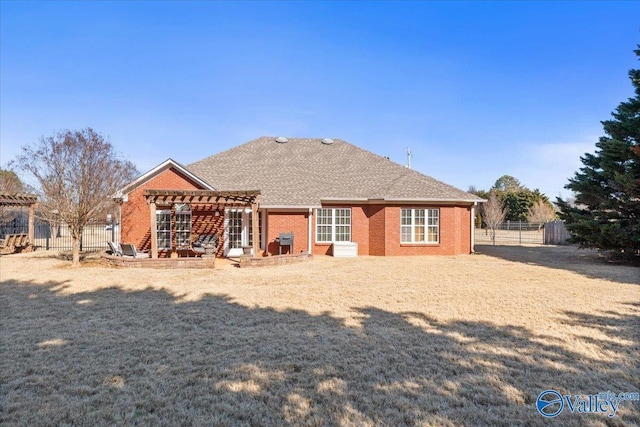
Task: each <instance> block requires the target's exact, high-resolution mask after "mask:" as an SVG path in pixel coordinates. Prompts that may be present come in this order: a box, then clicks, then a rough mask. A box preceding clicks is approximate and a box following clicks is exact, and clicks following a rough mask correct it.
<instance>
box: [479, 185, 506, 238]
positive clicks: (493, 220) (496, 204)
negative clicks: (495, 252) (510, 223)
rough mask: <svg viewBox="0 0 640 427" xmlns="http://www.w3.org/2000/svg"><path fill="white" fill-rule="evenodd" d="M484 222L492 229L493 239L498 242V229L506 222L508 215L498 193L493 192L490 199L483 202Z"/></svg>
mask: <svg viewBox="0 0 640 427" xmlns="http://www.w3.org/2000/svg"><path fill="white" fill-rule="evenodd" d="M482 211H483V219H484V223H485V224H486V225H487V227H488V228H489V229H490V230H491V240H492V242H493V244H494V245H495V244H496V229H497V228H498V227H499V226H500V224H502V223H503V222H504V218H505V216H506V215H507V210H506V209H505V207H504V205H503V203H502V202H501V201H500V199H499V198H498V196H497V195H496V193H494V192H491V193H490V194H489V198H488V200H487V201H486V202H485V203H483V207H482Z"/></svg>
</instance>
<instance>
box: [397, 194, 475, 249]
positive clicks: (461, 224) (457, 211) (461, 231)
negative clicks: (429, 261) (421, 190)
mask: <svg viewBox="0 0 640 427" xmlns="http://www.w3.org/2000/svg"><path fill="white" fill-rule="evenodd" d="M407 207H408V206H407ZM411 207H412V208H429V209H434V208H438V209H440V242H439V243H437V244H405V243H400V209H401V208H402V207H401V206H387V207H386V208H385V216H386V226H385V232H386V239H385V255H458V254H468V253H470V252H471V241H470V239H471V229H470V227H471V225H470V222H469V221H470V220H471V208H469V207H466V206H440V207H438V206H433V205H428V206H426V205H424V206H411Z"/></svg>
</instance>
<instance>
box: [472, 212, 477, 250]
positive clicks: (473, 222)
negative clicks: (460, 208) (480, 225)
mask: <svg viewBox="0 0 640 427" xmlns="http://www.w3.org/2000/svg"><path fill="white" fill-rule="evenodd" d="M477 204H478V202H473V206H471V253H475V251H476V249H475V245H476V205H477Z"/></svg>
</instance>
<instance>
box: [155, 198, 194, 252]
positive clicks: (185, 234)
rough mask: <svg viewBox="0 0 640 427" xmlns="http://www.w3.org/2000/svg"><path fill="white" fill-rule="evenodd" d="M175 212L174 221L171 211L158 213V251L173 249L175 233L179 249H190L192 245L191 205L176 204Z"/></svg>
mask: <svg viewBox="0 0 640 427" xmlns="http://www.w3.org/2000/svg"><path fill="white" fill-rule="evenodd" d="M173 210H174V212H175V215H174V217H173V221H172V218H171V210H170V209H162V210H157V211H156V230H157V234H158V249H164V250H170V249H173V246H172V245H173V233H175V237H176V242H175V243H176V247H177V248H188V247H189V245H190V244H191V205H187V204H176V205H174V206H173ZM172 222H173V224H172Z"/></svg>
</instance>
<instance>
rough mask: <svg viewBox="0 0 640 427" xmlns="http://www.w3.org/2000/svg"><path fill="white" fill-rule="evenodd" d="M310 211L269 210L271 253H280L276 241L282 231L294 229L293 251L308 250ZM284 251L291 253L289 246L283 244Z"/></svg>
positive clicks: (268, 227) (268, 245)
mask: <svg viewBox="0 0 640 427" xmlns="http://www.w3.org/2000/svg"><path fill="white" fill-rule="evenodd" d="M308 218H309V212H308V210H305V211H304V212H276V211H272V210H269V211H268V218H267V251H268V252H269V255H278V254H279V248H280V247H279V245H278V243H277V242H276V241H275V240H276V238H277V237H279V236H280V233H288V232H291V231H293V253H294V254H297V253H300V252H306V251H307V249H308V243H309V240H308V238H307V235H308V233H309V231H308V228H309V222H308ZM282 253H283V254H286V253H289V247H288V246H283V248H282Z"/></svg>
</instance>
